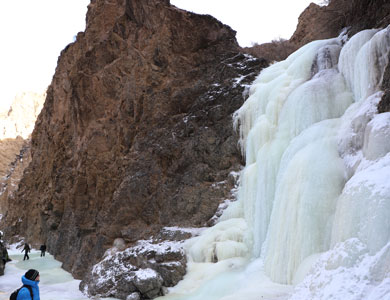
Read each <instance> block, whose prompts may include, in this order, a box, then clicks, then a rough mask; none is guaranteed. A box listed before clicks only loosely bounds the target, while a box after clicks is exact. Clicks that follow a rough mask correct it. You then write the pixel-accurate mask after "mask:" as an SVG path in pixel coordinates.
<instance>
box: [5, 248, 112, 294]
mask: <svg viewBox="0 0 390 300" xmlns="http://www.w3.org/2000/svg"><path fill="white" fill-rule="evenodd" d="M8 254H9V256H10V257H11V259H12V261H11V262H9V263H7V264H6V267H5V272H4V276H0V300H6V299H7V300H8V299H9V296H10V294H11V293H12V292H13V291H14V290H16V289H17V288H19V287H20V286H22V282H21V277H22V276H23V275H24V274H25V273H26V271H27V270H28V269H36V270H38V271H39V273H40V276H41V281H40V283H39V289H40V297H41V299H45V300H57V299H63V300H68V299H69V300H70V299H72V300H81V299H88V298H87V297H86V296H84V295H83V294H82V293H81V292H80V291H79V284H80V280H75V279H74V278H73V277H72V275H71V274H70V273H68V272H66V271H65V270H63V269H61V262H59V261H57V260H55V259H54V257H53V256H52V255H50V254H49V253H47V252H46V256H45V257H40V251H37V250H32V251H31V253H30V254H29V256H30V259H29V260H25V261H23V256H24V253H22V252H21V250H20V249H16V247H15V246H11V249H9V250H8ZM105 299H107V300H108V299H113V298H105Z"/></svg>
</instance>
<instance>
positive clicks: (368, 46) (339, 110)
mask: <svg viewBox="0 0 390 300" xmlns="http://www.w3.org/2000/svg"><path fill="white" fill-rule="evenodd" d="M389 51H390V29H389V28H387V29H383V30H377V29H374V30H365V31H362V32H360V33H358V34H356V35H355V36H353V37H352V38H351V39H349V40H347V39H346V38H345V36H341V37H339V38H335V39H330V40H322V41H315V42H312V43H310V44H308V45H306V46H304V47H302V48H301V49H299V50H298V51H296V52H295V53H293V54H292V55H290V56H289V57H288V58H287V59H286V60H285V61H283V62H279V63H276V64H274V65H272V66H270V67H269V68H267V69H265V70H263V71H262V72H261V73H260V75H259V76H258V77H257V79H256V80H255V82H254V83H253V85H252V86H251V88H250V96H249V98H248V99H247V100H246V102H245V103H244V105H243V106H242V107H241V108H240V109H239V110H238V111H237V112H236V113H235V114H234V126H235V128H237V129H239V131H240V145H241V149H242V153H243V154H244V155H245V159H246V167H245V168H244V170H243V171H242V172H241V177H240V187H239V191H238V200H237V201H236V202H233V203H232V204H231V205H230V206H229V207H228V208H227V209H226V210H225V212H224V213H223V214H222V216H221V217H220V219H219V222H218V223H217V224H216V225H215V226H214V227H211V228H209V229H207V230H205V231H204V232H203V233H202V234H201V235H200V236H199V237H197V238H194V239H192V240H190V241H189V242H188V243H187V245H186V247H187V253H188V258H189V261H190V263H189V267H188V273H187V275H186V277H185V278H184V280H183V281H181V282H180V283H179V284H178V285H177V286H176V287H174V288H171V289H170V293H169V294H168V295H167V296H165V297H163V298H162V299H207V300H212V299H223V300H228V299H260V298H261V299H288V298H289V299H294V300H295V299H323V300H325V299H326V300H329V299H334V300H336V299H386V298H390V280H389V278H390V264H389V261H390V250H389V249H390V181H389V180H388V176H389V175H390V138H389V137H390V113H383V114H378V112H377V109H376V107H377V104H378V102H379V100H380V98H381V97H382V95H383V92H381V91H380V84H381V82H382V78H383V73H384V69H385V67H386V65H387V63H388V57H389Z"/></svg>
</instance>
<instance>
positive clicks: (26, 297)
mask: <svg viewBox="0 0 390 300" xmlns="http://www.w3.org/2000/svg"><path fill="white" fill-rule="evenodd" d="M22 282H23V284H25V285H29V286H31V287H32V292H33V299H31V295H30V291H29V290H28V288H26V287H24V288H22V289H21V290H20V291H19V293H18V297H17V298H16V300H40V297H39V287H38V283H39V281H32V280H29V279H27V278H26V277H24V275H23V276H22Z"/></svg>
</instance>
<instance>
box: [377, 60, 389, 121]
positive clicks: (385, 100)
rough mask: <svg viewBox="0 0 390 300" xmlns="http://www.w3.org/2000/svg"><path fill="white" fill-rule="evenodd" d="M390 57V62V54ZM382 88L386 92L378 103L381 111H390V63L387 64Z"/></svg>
mask: <svg viewBox="0 0 390 300" xmlns="http://www.w3.org/2000/svg"><path fill="white" fill-rule="evenodd" d="M388 59H389V62H390V56H389V58H388ZM382 90H383V91H384V92H385V93H384V94H383V97H382V99H381V101H380V102H379V105H378V112H379V113H383V112H388V111H390V64H388V65H387V67H386V69H385V73H384V74H383V80H382Z"/></svg>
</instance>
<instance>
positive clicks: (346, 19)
mask: <svg viewBox="0 0 390 300" xmlns="http://www.w3.org/2000/svg"><path fill="white" fill-rule="evenodd" d="M388 24H390V3H389V1H388V0H375V1H373V0H331V1H330V4H329V5H328V6H322V7H321V6H319V5H317V4H314V3H311V4H310V5H309V6H308V7H307V8H306V9H305V10H304V11H303V13H302V14H301V15H300V17H299V21H298V26H297V29H296V31H295V32H294V34H293V36H292V37H291V39H290V41H291V42H293V43H295V44H296V45H297V46H298V47H301V46H302V45H305V44H307V43H308V42H311V41H314V40H320V39H327V38H332V37H336V36H338V35H339V34H340V32H341V31H342V30H343V28H347V27H348V28H349V31H348V32H349V35H353V34H355V33H356V32H358V31H361V30H363V29H368V28H379V27H386V26H387V25H388Z"/></svg>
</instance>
